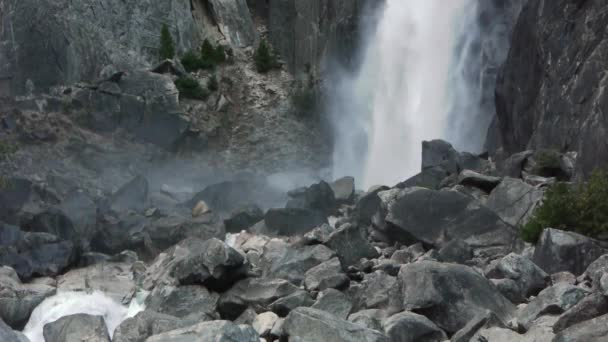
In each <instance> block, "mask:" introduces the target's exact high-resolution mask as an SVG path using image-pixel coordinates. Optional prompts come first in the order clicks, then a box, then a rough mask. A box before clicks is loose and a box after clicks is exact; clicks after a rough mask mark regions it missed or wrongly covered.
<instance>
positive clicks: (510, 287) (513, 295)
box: [490, 278, 527, 304]
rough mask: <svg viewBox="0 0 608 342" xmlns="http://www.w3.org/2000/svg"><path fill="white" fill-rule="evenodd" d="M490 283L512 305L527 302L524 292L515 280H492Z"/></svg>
mask: <svg viewBox="0 0 608 342" xmlns="http://www.w3.org/2000/svg"><path fill="white" fill-rule="evenodd" d="M490 282H491V283H492V284H493V285H494V286H495V287H496V289H497V290H498V292H500V293H501V294H502V295H503V296H505V298H507V299H508V300H510V301H511V302H512V303H515V304H520V303H526V302H527V298H526V297H525V296H524V295H523V293H524V291H523V290H522V289H521V286H520V285H519V283H518V282H516V281H515V280H513V279H508V278H502V279H490Z"/></svg>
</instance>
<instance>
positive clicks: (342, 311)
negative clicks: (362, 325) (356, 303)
mask: <svg viewBox="0 0 608 342" xmlns="http://www.w3.org/2000/svg"><path fill="white" fill-rule="evenodd" d="M311 307H312V308H313V309H317V310H323V311H327V312H329V313H331V314H332V315H334V316H336V317H338V318H341V319H346V318H348V315H349V314H350V312H351V310H352V308H353V304H352V303H351V302H350V300H349V299H348V297H347V296H346V295H345V294H343V293H342V292H340V291H338V290H336V289H327V290H325V291H322V292H320V293H319V296H318V298H317V301H316V302H315V303H314V304H313V305H312V306H311Z"/></svg>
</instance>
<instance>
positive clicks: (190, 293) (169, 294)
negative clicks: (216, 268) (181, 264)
mask: <svg viewBox="0 0 608 342" xmlns="http://www.w3.org/2000/svg"><path fill="white" fill-rule="evenodd" d="M219 297H220V296H219V294H217V293H215V292H210V291H209V290H207V289H206V288H205V287H203V286H198V285H189V286H177V287H173V286H164V287H160V288H157V289H154V291H152V292H151V293H150V295H149V296H148V297H147V298H146V309H148V310H152V311H156V312H159V313H162V314H166V315H170V316H174V317H178V318H180V319H181V320H182V321H184V322H191V323H197V322H202V321H211V320H214V319H218V318H219V317H218V313H217V311H216V310H217V303H218V300H219Z"/></svg>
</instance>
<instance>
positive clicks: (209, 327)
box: [146, 321, 260, 342]
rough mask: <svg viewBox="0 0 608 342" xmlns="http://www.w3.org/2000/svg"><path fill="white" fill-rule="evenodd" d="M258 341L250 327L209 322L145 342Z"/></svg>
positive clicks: (159, 335)
mask: <svg viewBox="0 0 608 342" xmlns="http://www.w3.org/2000/svg"><path fill="white" fill-rule="evenodd" d="M259 340H260V339H259V337H258V333H257V332H256V331H255V329H253V327H251V326H247V325H237V324H234V323H232V322H230V321H211V322H203V323H199V324H196V325H191V326H188V327H185V328H181V329H176V330H171V331H168V332H165V333H162V334H158V335H154V336H152V337H149V338H148V339H147V340H146V342H196V341H218V342H224V341H225V342H228V341H239V342H259Z"/></svg>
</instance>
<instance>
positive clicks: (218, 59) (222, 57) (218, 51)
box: [213, 45, 226, 64]
mask: <svg viewBox="0 0 608 342" xmlns="http://www.w3.org/2000/svg"><path fill="white" fill-rule="evenodd" d="M213 59H214V60H215V63H216V64H222V63H224V62H226V51H225V49H224V47H223V46H221V45H218V46H217V47H216V48H215V51H214V53H213Z"/></svg>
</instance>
